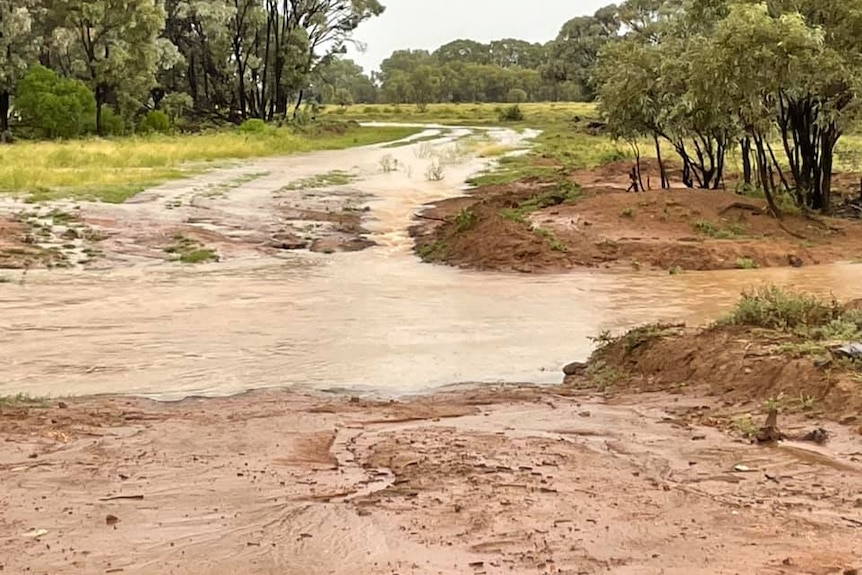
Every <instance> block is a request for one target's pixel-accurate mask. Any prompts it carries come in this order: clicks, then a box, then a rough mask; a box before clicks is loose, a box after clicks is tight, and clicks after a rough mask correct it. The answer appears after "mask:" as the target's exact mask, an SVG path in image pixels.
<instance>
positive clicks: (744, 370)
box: [566, 325, 862, 423]
mask: <svg viewBox="0 0 862 575" xmlns="http://www.w3.org/2000/svg"><path fill="white" fill-rule="evenodd" d="M570 372H571V373H573V375H570V376H567V377H566V383H567V384H569V385H574V386H587V387H595V386H598V387H601V388H604V389H608V390H613V391H625V392H638V393H639V392H657V391H663V392H673V393H686V394H698V393H700V394H705V395H707V396H711V397H715V398H716V399H717V402H716V403H717V404H718V405H721V406H724V407H731V408H736V411H738V410H739V409H740V408H746V409H747V408H754V409H755V410H758V409H762V408H763V404H764V402H772V403H775V404H776V405H777V406H778V407H780V408H781V409H782V410H783V411H789V412H799V411H805V412H808V413H810V414H811V415H818V416H821V417H825V418H827V419H831V420H834V421H844V422H846V423H854V422H856V419H855V417H857V416H858V414H859V412H860V411H862V382H860V380H859V378H858V371H857V370H856V369H855V367H854V366H853V365H852V364H849V363H847V362H846V361H843V360H840V359H837V358H834V357H832V356H831V354H829V352H827V351H825V350H824V353H823V354H813V355H808V353H807V352H806V350H805V342H804V341H803V340H802V339H800V338H798V337H794V336H792V335H789V334H786V333H782V332H777V331H772V330H764V329H758V328H752V327H748V326H716V327H710V328H707V329H701V330H692V329H686V328H684V327H678V326H666V325H665V326H662V325H656V326H645V327H642V328H639V329H635V330H633V331H631V332H629V333H627V334H626V335H624V336H622V337H620V338H616V339H613V340H610V341H607V342H605V345H602V346H600V347H599V349H598V350H597V351H596V352H595V353H594V354H593V356H592V357H591V358H590V361H589V362H588V364H587V366H586V367H585V369H582V370H571V371H570ZM731 411H733V410H731Z"/></svg>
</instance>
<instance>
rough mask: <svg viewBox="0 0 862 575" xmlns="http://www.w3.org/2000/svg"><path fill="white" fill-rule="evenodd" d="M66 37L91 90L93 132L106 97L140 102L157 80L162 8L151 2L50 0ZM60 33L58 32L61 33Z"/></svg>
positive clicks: (100, 120) (97, 127)
mask: <svg viewBox="0 0 862 575" xmlns="http://www.w3.org/2000/svg"><path fill="white" fill-rule="evenodd" d="M55 2H56V4H55V8H56V10H57V11H58V13H59V14H61V15H62V18H63V22H64V25H65V27H66V31H65V32H67V34H68V35H70V36H71V37H73V38H75V41H74V42H72V41H69V42H68V43H67V44H66V46H67V49H69V50H70V51H71V50H75V52H74V54H71V53H70V54H69V56H70V57H71V58H73V61H74V64H73V66H76V65H77V64H80V66H76V67H77V68H79V69H76V70H75V71H76V72H78V73H80V74H82V75H83V76H84V77H85V78H86V79H87V81H88V82H89V83H90V86H91V88H92V90H93V92H94V94H95V98H96V131H97V132H98V133H99V134H102V108H103V106H104V105H105V104H106V103H107V102H108V101H109V99H111V100H114V101H117V100H118V99H119V98H120V97H126V98H129V99H131V100H133V101H142V100H143V99H145V97H146V95H148V94H149V90H150V88H152V87H153V86H154V85H155V83H156V71H157V69H158V64H159V55H160V53H159V49H158V45H157V42H156V40H157V38H158V35H159V34H160V33H161V31H162V29H163V28H164V25H165V11H164V8H163V7H162V5H161V3H158V2H156V0H55ZM62 32H63V31H60V33H61V34H62Z"/></svg>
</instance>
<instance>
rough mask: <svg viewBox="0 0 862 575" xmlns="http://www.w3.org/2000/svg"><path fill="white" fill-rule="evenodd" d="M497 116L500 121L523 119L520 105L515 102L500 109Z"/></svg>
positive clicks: (520, 120) (519, 120)
mask: <svg viewBox="0 0 862 575" xmlns="http://www.w3.org/2000/svg"><path fill="white" fill-rule="evenodd" d="M499 118H500V121H501V122H522V121H523V120H524V112H523V111H522V110H521V106H519V105H518V104H515V105H514V106H508V107H506V108H503V109H502V110H500V113H499Z"/></svg>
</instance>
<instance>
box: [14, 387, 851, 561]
mask: <svg viewBox="0 0 862 575" xmlns="http://www.w3.org/2000/svg"><path fill="white" fill-rule="evenodd" d="M697 401H698V403H694V404H691V403H688V404H682V403H679V404H674V403H673V402H672V399H669V398H668V397H667V396H663V395H652V396H638V397H636V398H634V399H631V400H626V401H622V400H619V399H617V400H615V401H614V402H613V403H608V402H606V401H604V400H602V399H601V398H597V397H590V396H589V395H583V394H579V393H577V392H575V391H574V390H573V389H572V388H571V387H562V388H556V389H552V390H547V389H545V390H542V389H538V388H531V387H520V388H494V387H486V388H483V389H480V390H450V391H448V392H443V393H440V394H437V395H435V396H434V397H426V398H417V399H412V400H409V401H406V402H377V401H365V400H358V399H350V398H347V397H339V398H326V397H320V396H305V395H301V394H297V393H291V392H283V391H278V392H265V393H252V394H246V395H243V396H240V397H233V398H225V399H209V400H200V399H189V400H186V401H183V402H179V403H171V404H159V403H154V402H149V401H146V400H140V399H131V398H105V397H101V398H89V399H79V400H68V401H67V402H65V403H64V402H56V401H55V402H51V403H45V404H40V405H26V404H20V403H19V404H11V405H10V404H6V405H0V484H2V485H3V489H2V490H0V542H2V548H3V553H2V554H0V569H2V570H3V571H4V572H8V573H25V572H34V573H41V572H50V573H55V574H57V575H62V574H66V573H83V572H86V573H129V574H134V573H142V574H144V573H154V572H159V573H168V572H171V573H177V574H183V573H189V574H192V573H194V574H199V573H209V574H216V575H218V574H229V573H237V572H241V573H247V574H249V575H255V574H264V573H280V574H284V575H294V574H295V575H299V574H302V575H318V574H320V575H322V574H332V573H334V574H337V575H377V574H381V575H393V574H395V573H398V574H416V575H420V574H428V573H435V574H439V573H443V574H446V575H463V574H464V573H473V574H477V575H478V574H485V575H502V574H504V573H505V574H513V573H514V574H535V573H545V574H552V573H556V574H568V575H575V574H598V573H618V574H621V575H622V574H628V573H661V572H663V573H678V574H680V575H682V574H683V573H685V574H702V575H714V574H716V573H754V574H764V575H766V574H769V575H772V574H787V575H791V574H800V575H801V574H809V573H816V574H822V575H832V574H846V573H852V572H854V571H852V570H853V569H857V568H859V566H860V561H862V558H860V557H859V555H858V545H857V543H858V541H859V539H858V538H859V525H860V521H862V515H860V513H862V507H860V506H862V501H859V500H858V497H859V493H860V490H862V465H860V463H859V462H858V461H856V462H854V461H853V460H852V458H853V457H854V456H853V455H852V451H853V443H852V441H849V440H848V439H847V438H846V437H843V436H842V435H841V430H840V429H837V430H835V436H834V437H835V439H834V440H833V441H832V442H831V443H830V444H829V445H828V446H826V447H821V448H817V449H818V450H819V451H817V452H816V453H815V454H814V455H811V456H806V455H805V454H806V453H808V452H805V451H804V450H802V451H798V450H797V451H794V450H788V449H769V448H763V447H758V446H755V445H750V444H748V443H742V442H734V441H732V440H730V439H728V438H727V437H726V436H725V435H724V434H723V433H722V432H720V431H718V430H715V429H711V428H709V427H703V426H699V425H697V424H691V423H686V422H682V421H680V420H679V419H677V418H675V417H674V416H673V411H670V412H669V411H668V410H667V406H671V409H672V410H673V409H677V410H679V409H682V408H683V407H684V405H699V404H700V403H699V402H700V401H704V400H703V399H701V400H697ZM825 425H827V427H828V424H825ZM857 450H858V448H857ZM812 453H813V452H812ZM812 458H814V460H813V461H812ZM743 466H744V467H743Z"/></svg>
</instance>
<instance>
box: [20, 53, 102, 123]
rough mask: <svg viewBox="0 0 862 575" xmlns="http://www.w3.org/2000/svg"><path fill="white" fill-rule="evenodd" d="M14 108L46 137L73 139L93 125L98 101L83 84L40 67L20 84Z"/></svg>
mask: <svg viewBox="0 0 862 575" xmlns="http://www.w3.org/2000/svg"><path fill="white" fill-rule="evenodd" d="M15 107H16V108H17V109H18V111H19V112H20V114H21V116H22V117H23V119H24V121H25V122H26V123H27V124H29V125H30V126H32V127H34V128H36V129H37V130H39V131H40V133H41V134H42V136H43V137H45V138H74V137H76V136H80V135H81V134H83V133H84V132H85V131H86V130H87V127H88V125H91V123H92V122H93V120H94V116H95V113H96V100H95V99H94V98H93V93H92V92H90V90H89V89H88V88H87V86H86V85H84V84H83V83H82V82H80V81H78V80H74V79H71V78H61V77H60V76H59V75H58V74H57V73H56V72H54V71H53V70H49V69H48V68H45V67H44V66H38V65H37V66H34V67H33V68H31V69H30V71H29V72H27V74H26V75H25V76H24V77H23V78H22V79H21V80H20V81H19V82H18V90H17V92H16V96H15Z"/></svg>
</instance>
